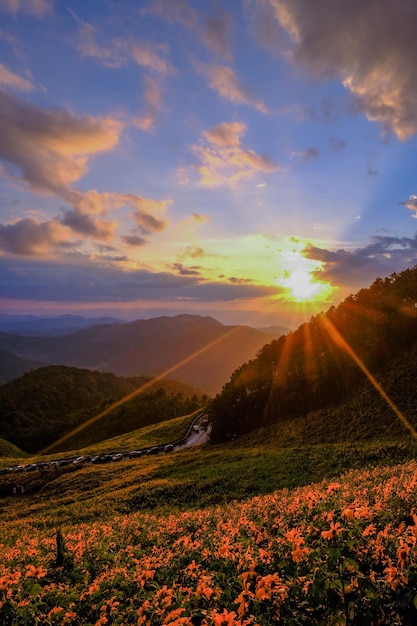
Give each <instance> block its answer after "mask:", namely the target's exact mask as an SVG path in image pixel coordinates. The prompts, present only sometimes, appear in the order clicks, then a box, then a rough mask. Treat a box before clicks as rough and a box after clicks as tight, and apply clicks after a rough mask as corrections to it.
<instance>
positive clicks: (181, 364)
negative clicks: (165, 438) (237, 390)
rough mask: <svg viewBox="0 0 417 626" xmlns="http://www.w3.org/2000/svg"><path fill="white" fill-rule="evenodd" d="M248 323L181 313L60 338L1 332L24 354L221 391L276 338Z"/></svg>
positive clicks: (12, 348)
mask: <svg viewBox="0 0 417 626" xmlns="http://www.w3.org/2000/svg"><path fill="white" fill-rule="evenodd" d="M276 336H277V335H276V333H272V334H268V333H264V332H261V331H259V330H256V329H254V328H250V327H247V326H224V325H223V324H221V323H220V322H218V321H217V320H215V319H213V318H211V317H201V316H198V315H177V316H174V317H159V318H153V319H149V320H138V321H135V322H129V323H124V324H103V325H99V326H94V327H92V328H89V329H84V330H80V331H78V332H74V333H71V334H70V335H62V336H59V337H23V336H17V335H10V334H7V333H0V341H1V344H2V346H3V348H4V349H6V350H8V351H10V352H12V353H14V354H15V355H18V356H19V357H21V358H25V359H30V360H32V361H40V362H42V363H44V364H45V365H46V364H50V365H70V366H73V367H80V368H89V369H93V370H101V371H106V372H113V373H114V374H116V375H118V376H134V375H156V374H161V373H163V372H166V371H168V372H169V377H170V378H175V379H177V380H183V381H185V382H187V383H189V384H190V385H192V386H194V387H196V388H198V389H201V390H202V391H203V392H204V393H207V394H210V395H212V394H215V393H217V392H218V391H219V390H220V389H221V387H222V386H223V385H224V383H225V382H226V381H227V380H228V378H229V377H230V376H231V374H232V373H233V371H234V370H235V369H236V368H237V367H238V366H239V365H241V364H242V363H244V362H245V361H247V360H248V359H249V358H253V357H254V356H255V354H256V353H257V351H258V350H259V349H260V348H262V346H264V345H265V344H266V343H268V342H269V341H271V339H273V338H275V337H276Z"/></svg>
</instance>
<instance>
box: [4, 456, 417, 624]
mask: <svg viewBox="0 0 417 626" xmlns="http://www.w3.org/2000/svg"><path fill="white" fill-rule="evenodd" d="M35 522H36V523H35ZM41 528H42V526H41V524H40V520H32V522H27V521H22V522H21V523H20V524H17V525H14V526H10V525H6V524H3V525H2V527H1V535H0V563H1V564H2V565H0V567H1V569H0V623H1V624H2V625H4V626H7V625H19V624H25V625H30V624H41V625H61V624H68V625H96V626H99V625H104V624H119V625H121V624H124V625H128V624H137V625H140V624H149V625H162V624H167V625H170V626H178V625H180V624H193V625H201V626H204V625H217V626H223V625H225V626H226V625H228V624H230V625H235V626H244V625H250V624H254V625H255V624H259V625H262V626H264V625H265V626H266V625H270V624H285V625H286V626H287V625H288V626H290V625H301V624H305V625H311V624H329V625H330V624H335V625H343V624H360V625H362V624H370V625H371V624H372V625H375V626H376V625H383V624H387V625H396V624H406V625H407V624H409V625H411V624H417V558H416V557H417V463H416V462H415V461H412V462H409V463H406V464H404V465H398V466H395V467H390V468H389V467H387V468H382V469H381V468H375V469H369V470H354V471H353V470H352V471H350V472H349V473H348V474H345V475H344V476H342V477H341V478H340V479H338V480H337V481H336V480H335V481H333V482H329V481H325V482H322V483H320V484H317V485H311V486H309V487H303V488H298V489H294V490H283V491H277V492H275V493H273V494H271V495H266V496H260V497H255V498H252V499H250V500H248V501H245V502H232V503H230V504H228V505H225V506H221V507H220V506H218V507H215V508H209V509H204V510H195V511H189V512H177V513H172V514H171V515H164V516H157V515H151V514H141V513H132V514H130V515H126V516H119V517H116V518H114V519H111V520H110V521H97V522H94V523H89V524H82V525H79V526H77V527H65V528H62V529H56V530H55V531H53V532H51V531H50V530H49V529H48V530H41Z"/></svg>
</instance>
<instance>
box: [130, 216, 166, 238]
mask: <svg viewBox="0 0 417 626" xmlns="http://www.w3.org/2000/svg"><path fill="white" fill-rule="evenodd" d="M133 217H134V219H135V222H136V223H137V225H138V226H139V228H140V231H141V232H142V233H143V234H144V235H149V234H150V233H152V232H160V231H161V230H164V229H165V228H166V225H167V223H166V221H165V220H162V219H158V218H156V217H154V216H153V215H151V214H150V213H145V211H141V210H138V211H135V212H134V213H133Z"/></svg>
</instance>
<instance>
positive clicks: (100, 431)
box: [0, 366, 201, 453]
mask: <svg viewBox="0 0 417 626" xmlns="http://www.w3.org/2000/svg"><path fill="white" fill-rule="evenodd" d="M151 380H152V379H151V378H149V377H140V376H135V377H131V378H118V377H117V376H115V375H114V374H111V373H104V372H95V371H90V370H85V369H78V368H75V367H66V366H51V367H45V368H40V369H38V370H35V371H32V372H28V373H27V374H25V375H24V376H22V377H21V378H19V379H18V380H15V381H12V382H9V383H7V384H6V385H3V387H0V436H1V437H4V438H5V439H7V440H9V441H12V442H13V443H14V444H15V445H18V446H19V447H21V448H22V449H24V450H26V451H28V452H32V453H33V452H36V451H39V450H41V449H43V448H45V447H47V446H48V445H50V444H52V442H54V441H56V440H58V439H59V438H60V437H62V435H64V434H66V433H68V432H71V431H72V430H74V429H75V428H77V427H78V426H79V425H80V424H83V423H84V422H86V421H87V420H89V419H90V418H92V417H93V416H95V415H97V414H98V413H100V412H102V411H103V410H104V409H106V408H107V407H109V406H111V405H112V404H113V403H114V402H117V401H119V400H120V399H121V398H123V397H125V396H126V395H128V394H131V393H132V392H135V391H136V390H137V389H139V388H140V387H141V386H143V385H144V384H146V385H147V388H146V390H145V391H144V392H143V393H141V394H139V395H138V396H136V398H134V399H133V400H131V403H127V404H125V405H123V407H120V408H119V409H118V410H117V412H116V413H115V414H113V413H112V414H109V417H108V418H107V419H106V420H103V421H102V423H101V424H100V427H99V428H98V426H97V424H96V425H95V427H94V428H93V429H90V431H88V433H87V434H88V436H87V439H86V440H85V442H84V440H83V437H82V436H78V438H77V439H76V440H71V442H70V443H69V444H68V445H66V446H65V447H64V448H61V449H66V450H68V449H71V448H72V447H77V446H78V447H81V445H85V444H87V443H92V442H94V441H100V440H101V439H106V438H108V437H112V436H115V435H118V434H121V433H124V432H127V431H129V430H133V429H135V428H138V427H139V426H141V425H145V424H150V423H156V422H158V421H161V420H164V419H168V418H169V417H175V416H176V415H183V414H184V413H189V412H190V411H191V410H193V408H194V409H195V408H197V406H198V405H199V404H200V402H201V400H200V399H199V398H197V395H196V393H195V390H194V389H193V388H191V387H189V386H187V385H184V384H183V383H180V382H175V381H159V382H156V383H154V384H152V385H149V383H150V382H151Z"/></svg>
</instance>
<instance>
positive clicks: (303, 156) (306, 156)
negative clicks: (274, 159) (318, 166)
mask: <svg viewBox="0 0 417 626" xmlns="http://www.w3.org/2000/svg"><path fill="white" fill-rule="evenodd" d="M319 155H320V153H319V151H318V150H317V149H316V148H314V147H313V146H310V147H309V148H306V149H305V150H303V151H302V152H292V153H291V158H293V157H298V158H299V159H300V161H310V160H311V159H316V158H317V157H318V156H319Z"/></svg>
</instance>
